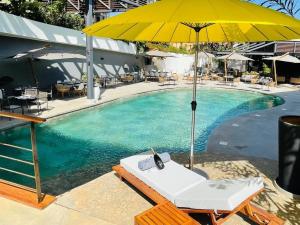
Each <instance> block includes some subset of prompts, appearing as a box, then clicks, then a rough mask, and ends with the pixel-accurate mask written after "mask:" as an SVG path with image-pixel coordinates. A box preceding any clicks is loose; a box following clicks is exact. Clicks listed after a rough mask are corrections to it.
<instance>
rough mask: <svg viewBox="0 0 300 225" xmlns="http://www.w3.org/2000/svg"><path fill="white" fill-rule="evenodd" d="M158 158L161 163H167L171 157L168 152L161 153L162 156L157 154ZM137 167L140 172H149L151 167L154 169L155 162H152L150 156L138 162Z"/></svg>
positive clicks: (152, 158) (152, 159)
mask: <svg viewBox="0 0 300 225" xmlns="http://www.w3.org/2000/svg"><path fill="white" fill-rule="evenodd" d="M158 155H159V157H160V158H161V160H162V161H163V163H166V162H169V161H170V160H171V156H170V154H169V153H168V152H165V153H162V154H158ZM138 167H139V169H140V170H142V171H145V170H149V169H151V168H153V167H156V164H155V161H154V157H153V156H151V157H149V158H147V159H144V160H141V161H139V162H138Z"/></svg>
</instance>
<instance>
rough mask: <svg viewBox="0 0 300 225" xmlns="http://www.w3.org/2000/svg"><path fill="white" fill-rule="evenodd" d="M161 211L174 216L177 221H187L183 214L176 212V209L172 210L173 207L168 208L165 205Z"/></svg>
mask: <svg viewBox="0 0 300 225" xmlns="http://www.w3.org/2000/svg"><path fill="white" fill-rule="evenodd" d="M161 209H162V210H163V211H165V212H166V213H167V214H169V215H170V216H174V217H176V218H177V220H179V221H185V220H186V217H185V216H184V215H183V214H181V213H178V212H177V211H174V209H173V210H172V208H171V207H166V206H165V205H164V206H162V207H161Z"/></svg>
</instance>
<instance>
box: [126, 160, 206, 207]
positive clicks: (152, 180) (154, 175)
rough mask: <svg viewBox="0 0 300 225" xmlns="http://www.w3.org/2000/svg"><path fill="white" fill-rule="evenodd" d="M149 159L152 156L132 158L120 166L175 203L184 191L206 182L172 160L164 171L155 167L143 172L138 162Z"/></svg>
mask: <svg viewBox="0 0 300 225" xmlns="http://www.w3.org/2000/svg"><path fill="white" fill-rule="evenodd" d="M147 157H150V155H135V156H131V157H128V158H125V159H122V160H121V162H120V164H121V166H122V167H123V168H125V169H126V170H127V171H128V172H130V173H131V174H133V175H134V176H136V177H137V178H139V179H140V180H142V181H143V182H144V183H145V184H147V185H148V186H150V187H151V188H153V189H154V190H155V191H157V192H158V193H160V194H161V195H162V196H164V197H165V198H167V199H168V200H169V201H171V202H173V203H174V201H175V197H176V196H177V195H179V194H180V193H181V192H182V191H184V190H186V189H188V188H190V187H192V186H194V185H196V184H198V183H201V182H203V181H205V180H206V178H205V177H203V176H200V175H198V174H196V173H194V172H192V171H190V170H189V169H186V168H185V167H184V166H182V165H180V164H178V163H176V162H174V161H172V160H171V161H169V162H167V163H165V168H164V169H162V170H159V169H157V168H156V167H154V168H151V169H149V170H145V171H142V170H140V169H139V168H138V162H139V161H140V160H144V159H146V158H147Z"/></svg>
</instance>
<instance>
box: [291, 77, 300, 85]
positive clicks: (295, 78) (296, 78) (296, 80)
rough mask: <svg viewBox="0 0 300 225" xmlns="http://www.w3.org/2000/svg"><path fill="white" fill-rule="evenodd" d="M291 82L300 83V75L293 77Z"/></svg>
mask: <svg viewBox="0 0 300 225" xmlns="http://www.w3.org/2000/svg"><path fill="white" fill-rule="evenodd" d="M290 83H291V84H295V85H300V78H299V77H291V78H290Z"/></svg>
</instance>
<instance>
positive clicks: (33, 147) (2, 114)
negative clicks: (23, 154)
mask: <svg viewBox="0 0 300 225" xmlns="http://www.w3.org/2000/svg"><path fill="white" fill-rule="evenodd" d="M0 117H4V118H9V119H17V120H21V121H23V122H29V123H30V138H31V148H25V147H22V146H16V145H12V144H8V143H2V142H0V146H5V147H9V148H13V149H17V150H19V151H27V152H31V153H32V161H27V160H21V159H18V158H14V157H10V156H5V155H2V154H1V153H0V158H3V159H6V160H10V161H14V162H16V163H21V164H26V165H30V166H32V167H33V170H34V175H31V174H27V173H23V172H20V171H15V170H13V169H9V168H5V167H3V166H0V170H2V171H5V172H8V173H13V174H17V175H20V176H23V177H27V178H30V179H33V180H34V181H35V189H34V188H31V187H28V186H24V185H21V184H17V183H14V182H11V181H7V180H4V179H1V178H0V181H1V182H2V183H5V184H8V185H11V186H14V187H17V188H21V189H25V190H28V191H31V192H35V193H36V195H37V201H38V203H39V202H41V201H42V199H43V194H42V190H41V177H40V169H39V161H38V154H37V145H36V130H35V124H39V123H44V122H45V121H46V119H43V118H38V117H32V116H27V115H22V114H16V113H10V112H3V111H0Z"/></svg>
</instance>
